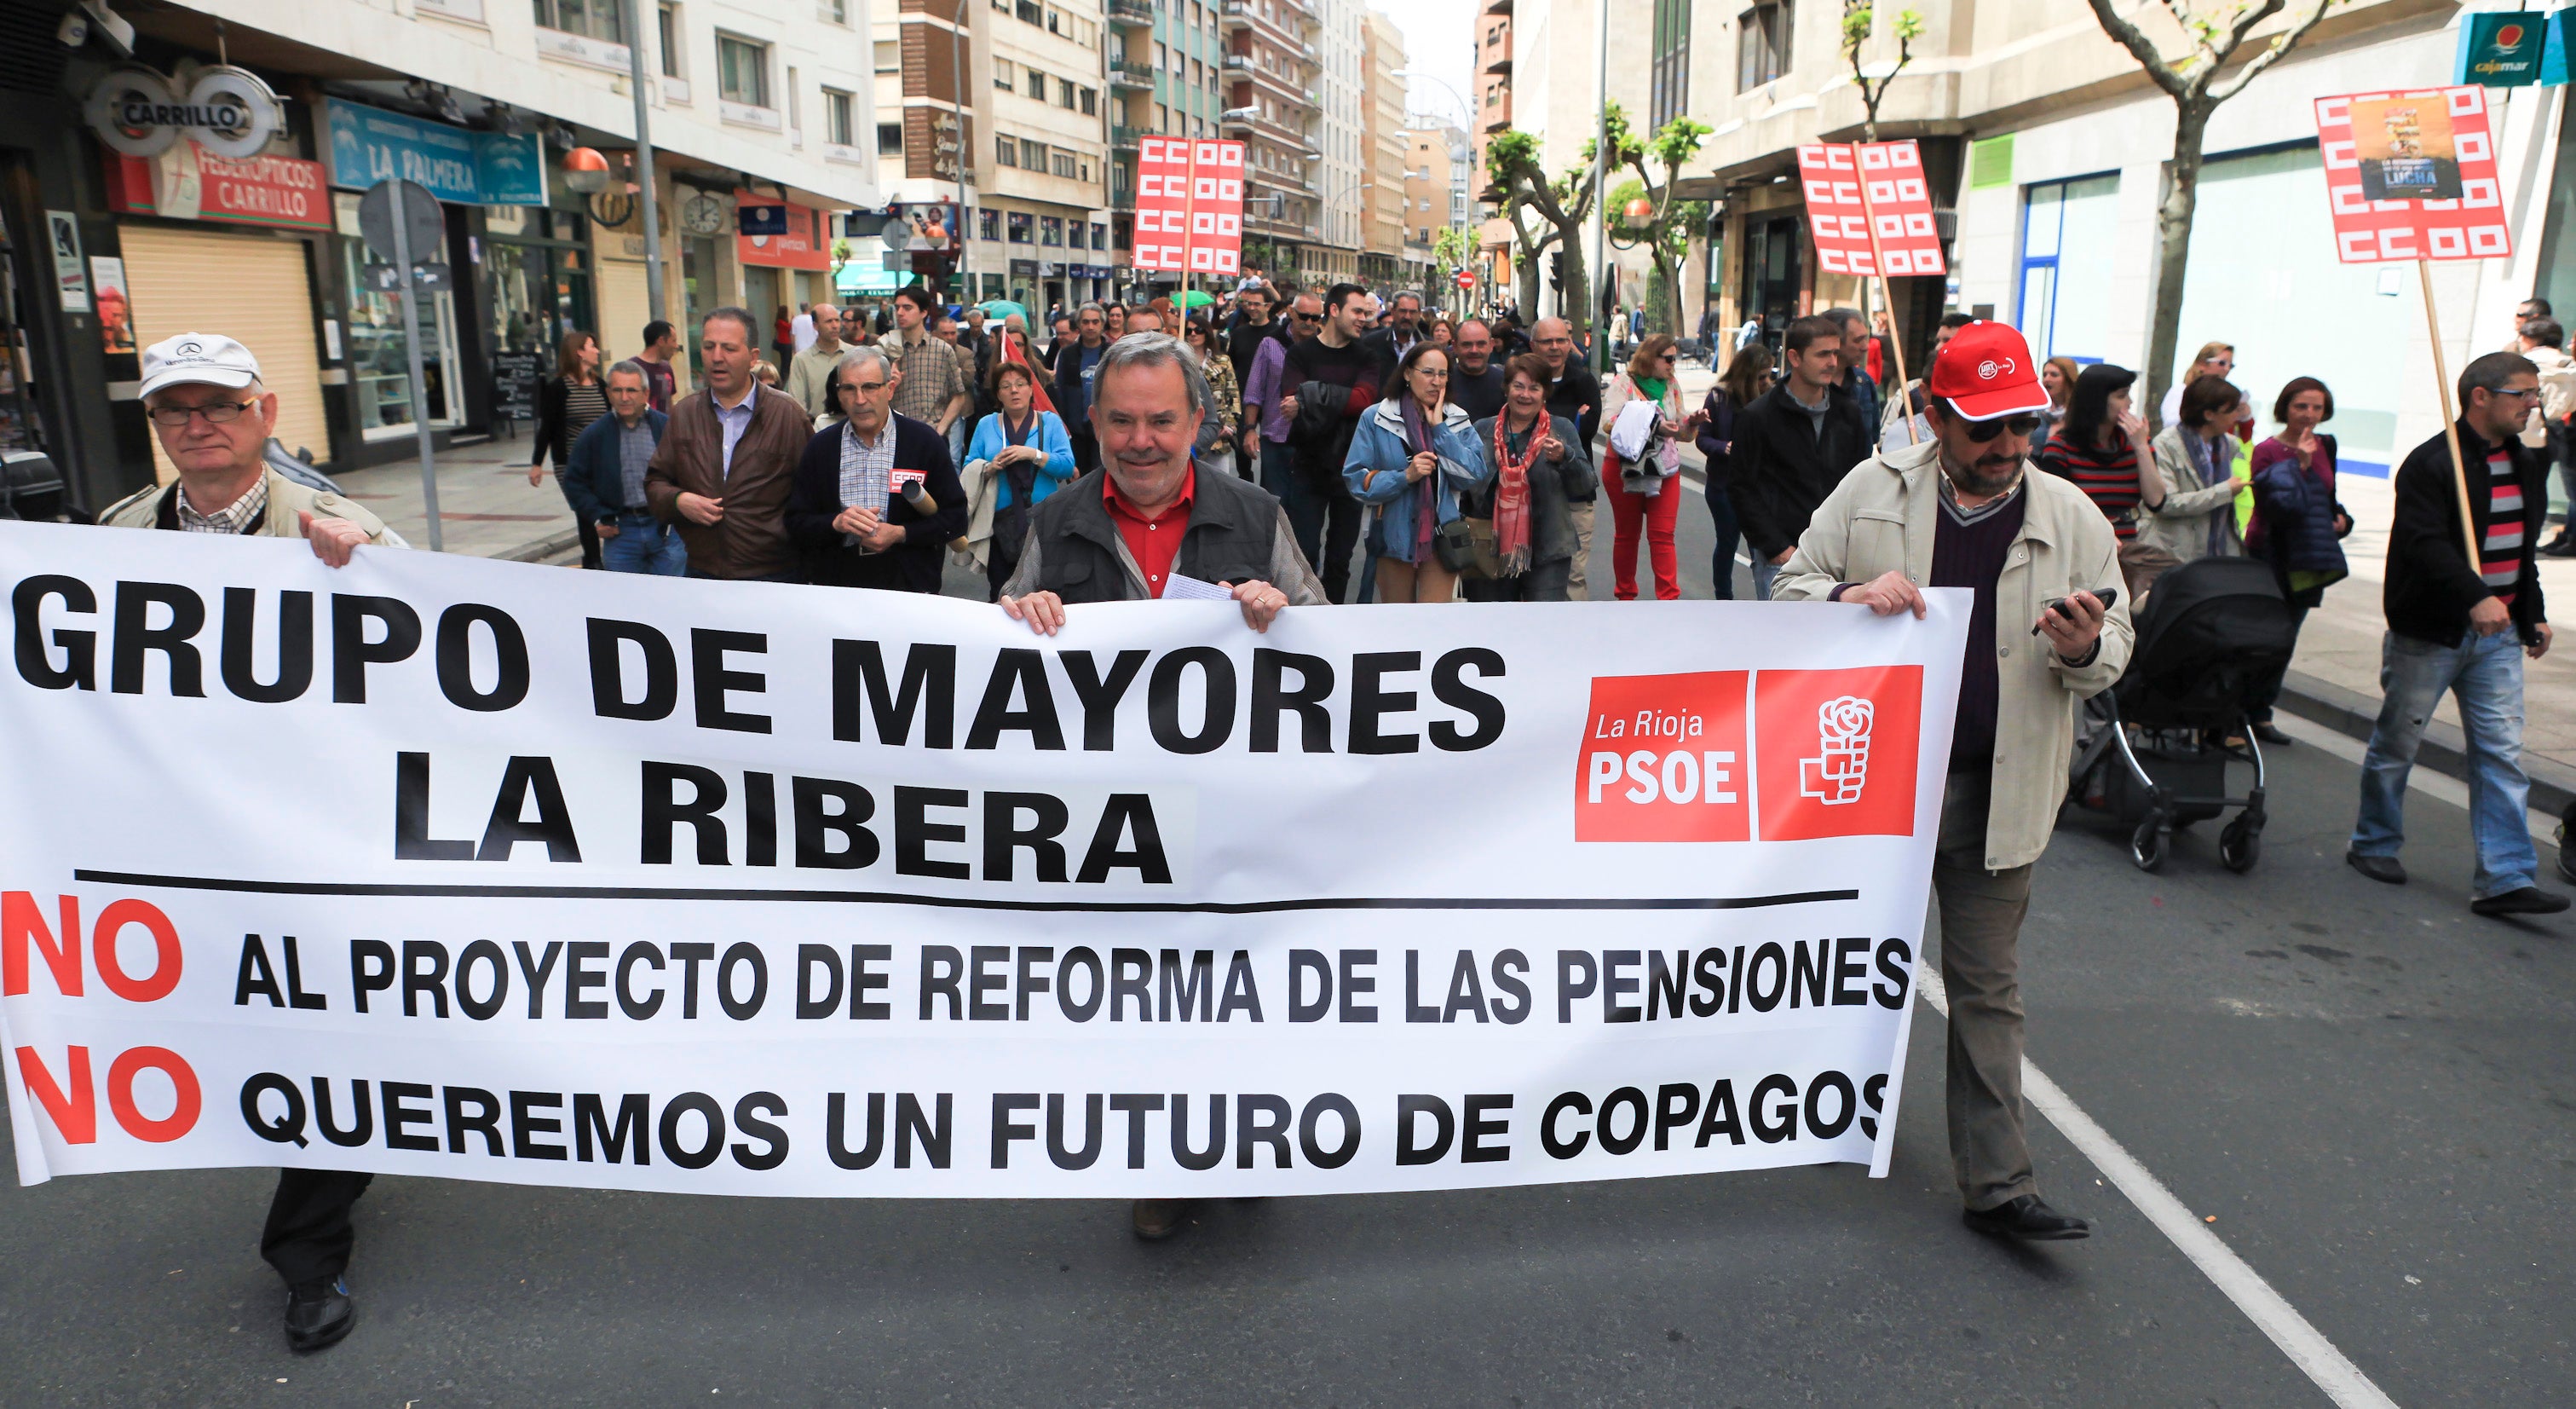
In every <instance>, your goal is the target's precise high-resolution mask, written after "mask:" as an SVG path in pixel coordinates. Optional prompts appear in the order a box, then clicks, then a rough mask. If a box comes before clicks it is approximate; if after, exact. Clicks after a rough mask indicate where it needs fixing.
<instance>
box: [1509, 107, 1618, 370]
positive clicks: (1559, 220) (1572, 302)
mask: <svg viewBox="0 0 2576 1409" xmlns="http://www.w3.org/2000/svg"><path fill="white" fill-rule="evenodd" d="M1538 151H1539V147H1538V138H1536V137H1535V136H1532V135H1531V134H1529V133H1527V132H1522V131H1519V130H1517V129H1515V130H1513V131H1509V132H1505V133H1502V134H1500V135H1498V136H1496V137H1495V138H1494V140H1493V141H1492V142H1491V143H1490V144H1488V145H1487V146H1486V148H1485V171H1486V174H1487V175H1490V176H1492V177H1493V178H1494V184H1495V185H1497V186H1499V187H1501V188H1502V190H1503V199H1504V207H1505V211H1506V214H1507V215H1508V217H1509V218H1510V220H1511V222H1512V229H1513V230H1514V231H1515V232H1516V233H1517V234H1518V235H1519V236H1520V241H1521V249H1522V254H1523V257H1524V258H1526V259H1530V260H1535V259H1537V257H1538V251H1540V250H1542V249H1544V248H1546V247H1547V245H1548V244H1549V243H1550V242H1551V241H1553V242H1555V243H1557V244H1559V245H1561V246H1562V247H1563V248H1564V249H1565V250H1567V251H1568V252H1570V253H1573V254H1574V256H1575V257H1574V258H1572V259H1569V260H1567V261H1566V262H1565V287H1564V290H1563V292H1562V293H1561V294H1560V295H1559V298H1560V300H1561V302H1560V304H1559V309H1560V316H1562V317H1563V318H1564V319H1565V321H1566V323H1567V324H1568V325H1569V326H1571V327H1572V328H1573V329H1574V335H1575V337H1576V338H1577V339H1580V338H1581V337H1582V336H1583V334H1584V333H1585V332H1586V331H1587V330H1588V329H1589V328H1590V327H1591V325H1592V319H1593V317H1594V314H1595V310H1594V309H1593V307H1592V299H1591V288H1592V281H1591V278H1590V276H1589V274H1588V272H1587V271H1586V270H1585V269H1584V268H1583V259H1582V254H1581V251H1582V249H1583V222H1584V221H1585V220H1587V219H1589V218H1590V217H1591V214H1592V159H1593V154H1592V152H1591V151H1589V150H1586V151H1585V152H1584V154H1583V165H1582V167H1581V168H1579V169H1578V170H1575V171H1571V172H1568V173H1566V174H1565V176H1564V177H1563V178H1561V179H1559V180H1556V181H1550V180H1549V179H1548V177H1547V171H1546V169H1545V168H1543V167H1541V166H1540V165H1539V161H1538ZM1523 210H1527V211H1530V212H1531V213H1533V214H1535V215H1537V216H1538V217H1539V219H1541V220H1544V221H1546V222H1547V223H1548V225H1549V226H1550V227H1551V233H1550V234H1549V236H1548V237H1547V238H1544V239H1535V240H1534V239H1533V237H1532V236H1531V234H1530V233H1529V231H1528V230H1527V228H1526V227H1524V226H1523V225H1522V224H1521V219H1520V213H1521V212H1522V211H1523ZM1525 282H1527V281H1525ZM1529 288H1530V302H1531V305H1532V306H1531V307H1529V308H1527V309H1525V310H1523V311H1524V312H1525V313H1533V314H1534V313H1536V312H1537V308H1536V304H1537V288H1536V285H1535V284H1530V285H1529Z"/></svg>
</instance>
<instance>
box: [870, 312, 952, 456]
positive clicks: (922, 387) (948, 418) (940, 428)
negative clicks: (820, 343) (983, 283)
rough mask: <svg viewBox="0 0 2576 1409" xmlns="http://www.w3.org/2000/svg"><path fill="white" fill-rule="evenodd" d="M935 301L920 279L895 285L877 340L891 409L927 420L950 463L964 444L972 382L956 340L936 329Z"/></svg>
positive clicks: (937, 314)
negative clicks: (886, 368) (886, 364)
mask: <svg viewBox="0 0 2576 1409" xmlns="http://www.w3.org/2000/svg"><path fill="white" fill-rule="evenodd" d="M939 313H940V310H939V301H938V300H937V299H935V298H933V297H932V296H931V293H930V290H928V289H926V288H923V287H922V286H921V285H919V284H912V285H908V286H906V287H904V288H901V289H897V290H896V291H895V295H894V331H893V332H891V333H888V334H886V335H885V336H884V337H882V338H879V339H878V340H877V346H878V347H879V348H880V349H882V350H883V351H884V352H885V355H886V357H887V359H888V360H890V361H891V362H893V364H894V369H895V379H894V409H895V411H896V412H897V413H898V414H901V415H905V416H909V417H911V418H912V419H914V420H916V421H919V422H921V423H922V424H924V425H926V426H929V427H930V428H931V429H932V430H935V431H937V432H939V436H940V438H941V439H942V440H945V441H947V442H948V448H949V463H951V464H955V463H956V462H957V460H958V459H959V458H960V457H961V456H962V455H963V454H964V452H965V449H966V428H967V425H968V422H967V419H966V418H967V414H968V413H969V412H971V411H973V410H974V408H975V388H974V385H973V384H972V383H971V382H970V381H969V380H968V373H967V370H966V366H967V364H966V359H965V357H964V356H963V355H962V354H960V353H959V352H958V351H957V348H956V345H955V344H953V343H950V342H948V341H946V340H945V339H943V338H941V337H940V336H939V334H938V332H937V331H936V329H935V326H934V325H935V323H936V322H937V320H938V318H939Z"/></svg>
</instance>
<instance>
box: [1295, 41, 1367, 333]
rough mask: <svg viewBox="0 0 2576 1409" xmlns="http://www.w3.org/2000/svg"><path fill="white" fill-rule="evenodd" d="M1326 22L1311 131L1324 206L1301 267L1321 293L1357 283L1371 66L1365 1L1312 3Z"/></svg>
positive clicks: (1364, 207)
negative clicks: (1365, 84) (1366, 74)
mask: <svg viewBox="0 0 2576 1409" xmlns="http://www.w3.org/2000/svg"><path fill="white" fill-rule="evenodd" d="M1312 3H1313V4H1314V6H1315V11H1316V14H1317V15H1318V16H1319V18H1320V19H1321V24H1320V25H1319V26H1318V33H1317V35H1316V39H1315V49H1316V52H1317V54H1318V55H1319V56H1320V58H1321V60H1322V65H1321V69H1320V72H1319V76H1318V78H1317V80H1316V89H1315V96H1316V104H1317V108H1318V110H1319V113H1318V118H1317V121H1316V124H1315V128H1314V133H1313V135H1314V138H1315V145H1314V146H1313V147H1312V148H1311V149H1310V150H1312V151H1314V152H1317V153H1319V154H1320V159H1319V160H1318V161H1316V162H1314V163H1312V164H1311V166H1310V170H1312V171H1313V172H1314V174H1315V175H1316V176H1317V178H1318V181H1317V187H1318V191H1319V193H1320V199H1319V200H1318V201H1317V203H1316V220H1315V227H1314V232H1313V234H1312V236H1311V237H1310V239H1311V243H1309V244H1308V245H1307V246H1306V247H1305V249H1304V250H1303V251H1302V253H1301V256H1300V259H1299V268H1300V273H1301V277H1302V278H1303V280H1304V282H1306V283H1309V284H1314V285H1317V286H1319V287H1320V286H1326V285H1330V284H1334V283H1339V282H1344V281H1349V282H1359V281H1360V247H1361V241H1362V240H1363V239H1364V238H1365V237H1366V230H1367V223H1368V207H1367V200H1368V191H1367V187H1368V185H1369V184H1370V171H1371V154H1370V147H1369V134H1368V123H1369V115H1368V108H1367V94H1366V92H1365V90H1364V89H1362V87H1361V86H1360V81H1361V80H1360V70H1361V65H1362V64H1363V63H1364V62H1365V61H1366V54H1367V44H1368V8H1367V6H1366V5H1364V4H1363V3H1361V0H1312Z"/></svg>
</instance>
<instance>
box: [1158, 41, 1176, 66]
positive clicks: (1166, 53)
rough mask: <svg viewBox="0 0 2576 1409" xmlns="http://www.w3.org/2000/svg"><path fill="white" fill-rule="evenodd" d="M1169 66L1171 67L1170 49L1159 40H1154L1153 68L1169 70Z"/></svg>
mask: <svg viewBox="0 0 2576 1409" xmlns="http://www.w3.org/2000/svg"><path fill="white" fill-rule="evenodd" d="M1171 66H1172V51H1171V47H1170V46H1169V45H1166V44H1165V43H1164V42H1163V41H1161V40H1159V39H1157V40H1155V41H1154V67H1156V68H1170V67H1171Z"/></svg>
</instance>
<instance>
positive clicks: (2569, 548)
mask: <svg viewBox="0 0 2576 1409" xmlns="http://www.w3.org/2000/svg"><path fill="white" fill-rule="evenodd" d="M2532 551H2533V552H2535V553H2537V554H2539V555H2540V556H2542V557H2544V558H2576V537H2570V536H2569V535H2567V534H2565V533H2561V534H2559V535H2558V536H2557V537H2556V538H2553V539H2550V540H2549V541H2548V542H2546V543H2543V544H2541V545H2540V546H2539V547H2537V548H2535V549H2533V550H2532Z"/></svg>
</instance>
